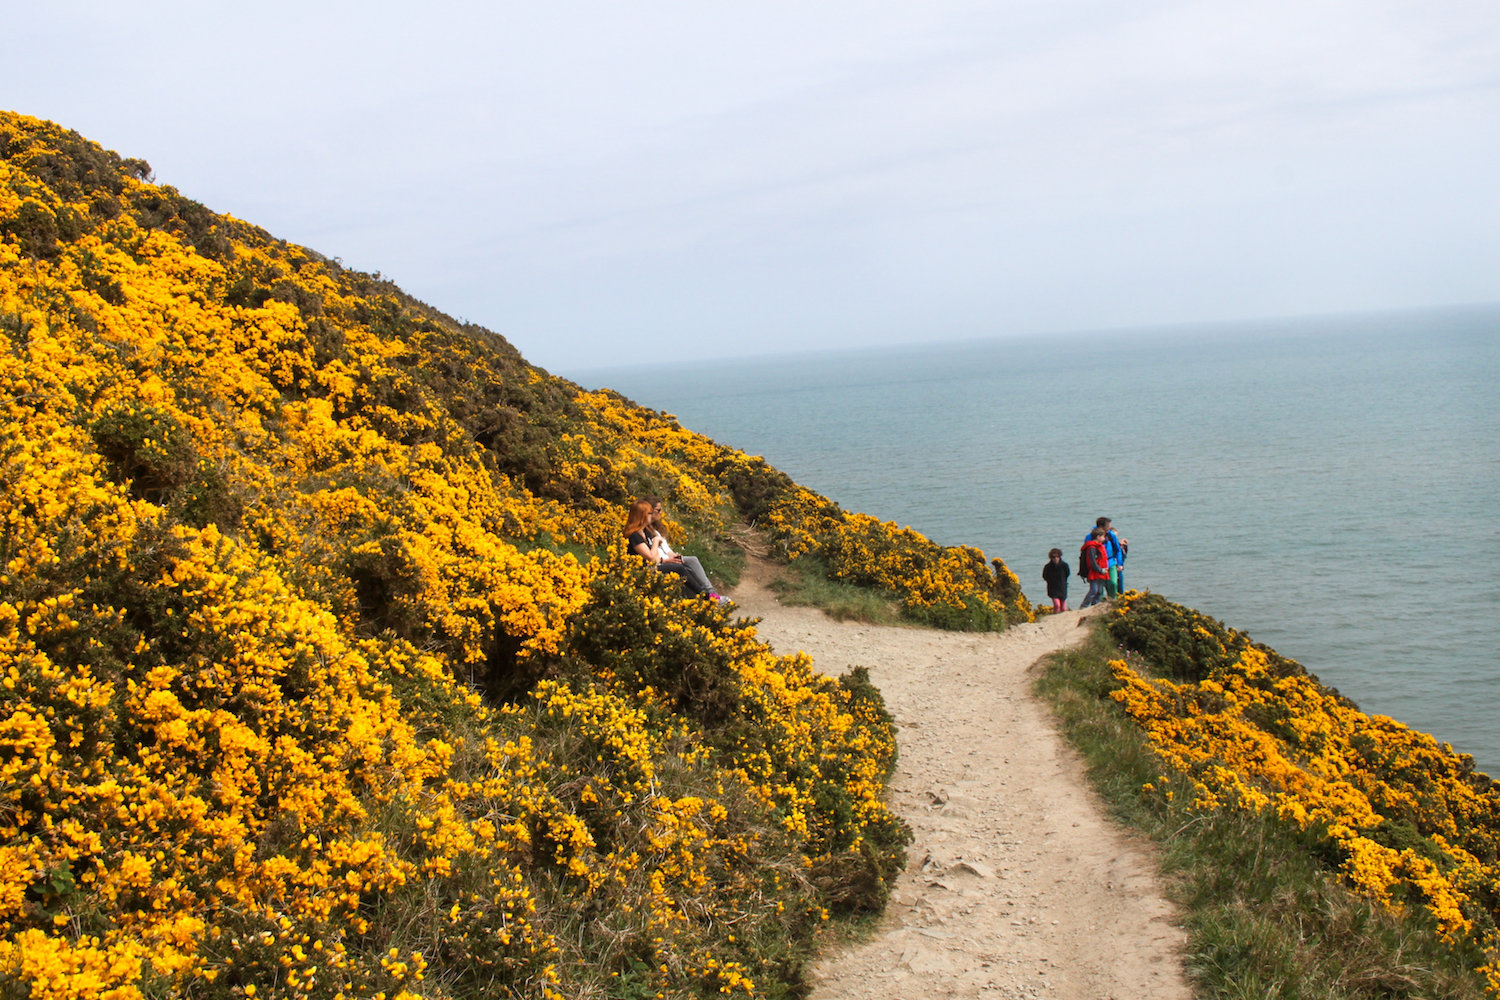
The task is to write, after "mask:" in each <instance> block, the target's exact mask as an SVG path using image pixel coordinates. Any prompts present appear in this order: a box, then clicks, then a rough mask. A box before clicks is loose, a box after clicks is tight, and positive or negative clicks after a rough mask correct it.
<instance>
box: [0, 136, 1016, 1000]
mask: <svg viewBox="0 0 1500 1000" xmlns="http://www.w3.org/2000/svg"><path fill="white" fill-rule="evenodd" d="M149 174H150V170H149V167H148V166H147V165H146V164H144V163H143V162H141V161H136V160H121V159H120V158H119V157H118V156H116V155H115V154H113V153H109V152H107V151H105V150H102V149H100V148H99V147H98V146H96V145H94V144H92V143H89V142H88V141H87V140H84V139H82V138H80V137H79V136H77V135H75V134H73V133H70V132H67V131H66V130H63V129H61V128H59V127H57V126H55V125H51V124H49V123H46V122H41V121H38V120H36V119H33V118H27V117H25V116H21V115H16V114H10V113H0V414H3V420H0V993H3V994H4V995H6V996H10V995H15V996H30V997H34V998H38V1000H42V998H54V997H56V998H62V997H83V996H90V997H92V996H110V997H118V998H131V997H145V996H158V995H193V996H202V997H220V996H222V997H226V998H229V997H232V998H243V997H254V996H263V997H271V996H278V997H281V996H285V997H329V998H333V997H344V996H350V997H352V996H360V997H398V996H405V997H422V996H430V997H450V996H451V997H457V996H475V997H478V996H484V997H490V996H510V995H514V996H539V997H547V996H552V997H562V996H579V995H613V996H642V995H646V996H662V997H698V996H707V995H714V996H722V995H726V994H727V995H744V996H755V995H767V994H769V995H785V994H787V993H788V992H789V991H795V990H797V989H799V988H800V986H799V983H798V979H799V976H800V975H801V971H800V970H801V966H802V963H803V961H804V960H805V956H806V954H807V951H808V945H809V941H810V938H811V935H812V933H813V931H814V929H815V928H816V927H817V926H818V924H819V923H820V922H821V920H823V919H824V918H825V916H826V914H827V913H828V912H829V911H830V910H842V911H857V910H869V909H875V908H878V907H879V906H880V905H882V904H883V901H884V897H885V891H886V886H887V884H888V881H889V879H890V878H891V876H892V875H893V873H894V871H895V870H896V869H897V868H899V866H900V858H901V853H902V850H903V848H904V845H905V842H906V839H907V832H906V830H905V828H904V827H903V826H902V824H901V823H900V821H899V820H897V819H896V818H895V817H893V816H892V815H891V814H890V813H889V812H888V810H887V809H886V807H885V805H884V801H883V795H884V783H885V780H886V778H887V777H888V775H889V773H890V768H891V766H892V762H893V760H894V754H895V743H894V735H893V728H892V726H891V724H890V719H889V717H888V716H886V715H885V714H884V711H883V708H882V707H881V703H880V699H879V695H878V693H877V692H875V691H874V689H873V688H871V687H870V686H869V684H868V682H867V680H865V679H864V678H863V677H862V676H851V677H849V678H844V679H842V680H834V679H830V678H827V677H824V676H822V675H821V674H819V673H817V671H816V670H814V669H813V666H812V664H811V663H810V662H809V661H808V660H807V659H806V658H805V657H777V656H775V655H774V654H773V653H772V652H771V651H770V650H769V649H768V648H767V647H766V646H765V645H764V644H763V643H761V642H760V641H759V640H758V639H757V638H756V637H755V633H754V628H753V625H752V624H751V623H749V622H745V621H743V620H739V621H736V620H733V619H732V618H731V617H730V616H729V614H728V613H727V612H726V611H725V610H724V609H722V608H721V607H719V606H718V605H717V604H712V603H708V602H695V601H685V600H683V599H682V598H681V597H680V596H679V595H678V594H676V593H673V592H671V589H672V588H671V581H669V580H665V579H663V578H661V577H659V576H658V575H657V574H654V573H650V572H648V571H647V570H646V569H645V567H644V566H642V565H641V564H640V562H639V560H635V559H627V558H622V557H621V553H622V548H623V547H622V544H621V538H620V529H621V526H622V522H623V513H624V508H625V505H626V503H627V502H628V501H629V500H630V499H632V498H633V497H634V496H637V495H640V494H642V493H657V494H661V495H663V496H666V497H668V498H670V499H671V501H672V504H673V511H674V516H675V517H677V518H678V519H680V520H681V521H682V523H683V524H684V525H685V526H686V527H689V528H691V529H692V530H693V531H694V532H695V533H697V534H698V535H699V536H700V537H708V538H717V537H722V536H723V535H725V534H726V533H727V532H728V530H729V529H730V528H731V527H732V526H733V525H734V524H736V523H737V522H740V521H742V520H744V519H746V518H749V519H755V518H759V517H761V516H762V515H763V514H765V513H766V511H768V510H769V509H770V506H771V505H772V504H773V503H774V502H776V500H777V498H779V497H781V496H783V495H790V494H792V493H795V491H796V487H795V486H794V484H791V483H790V481H789V480H786V479H785V477H784V476H781V474H780V473H777V472H776V471H775V470H773V469H770V467H769V466H766V465H765V464H764V462H762V461H760V460H759V459H752V458H749V457H747V456H744V455H743V454H741V453H739V452H736V451H734V450H732V449H727V448H724V447H721V446H719V445H717V444H715V443H713V442H712V441H709V440H708V439H707V438H704V437H702V436H701V435H696V434H693V433H691V432H689V431H686V430H685V429H683V428H682V427H681V426H680V425H679V424H678V423H677V422H676V420H675V419H672V418H671V417H669V416H667V415H664V414H657V413H653V412H651V411H649V410H644V409H641V408H639V407H635V406H634V405H632V404H630V403H629V402H628V401H626V400H624V399H622V398H621V397H619V396H618V395H616V394H613V393H609V392H598V393H590V392H584V391H582V390H580V389H579V388H578V387H576V386H573V385H571V384H569V383H567V382H565V381H563V380H560V379H556V378H553V377H551V376H549V375H547V374H546V373H545V372H542V371H540V370H538V369H535V368H533V367H531V366H530V365H527V364H526V363H525V362H524V360H522V359H521V358H520V356H519V355H518V354H517V353H516V352H515V351H514V349H513V348H512V347H511V346H510V345H509V344H507V343H505V342H504V341H503V340H502V339H501V338H499V337H496V336H495V335H494V334H491V333H489V332H488V331H484V330H481V329H478V328H476V327H470V326H465V325H462V324H459V323H456V322H454V321H453V320H451V319H449V318H448V317H446V316H443V315H442V314H441V313H438V312H436V311H435V310H433V309H430V308H429V307H427V306H425V305H423V304H422V303H419V302H416V301H414V300H412V299H410V298H409V297H407V296H405V295H404V294H402V293H401V292H400V290H399V289H396V288H395V287H394V286H392V285H390V284H389V283H388V282H385V281H383V280H381V279H380V278H379V277H378V276H372V275H365V274H359V273H356V272H352V271H348V270H346V269H344V268H342V267H341V266H340V265H339V264H338V263H337V262H336V261H333V260H330V259H327V258H325V257H322V256H321V255H318V254H316V253H313V252H312V251H309V250H306V249H304V248H300V247H295V246H291V245H288V244H285V243H282V242H279V241H277V240H275V239H274V238H272V237H271V236H270V235H269V234H266V233H265V232H263V231H261V230H259V229H257V228H255V227H254V226H251V225H249V224H247V223H244V222H242V221H240V220H236V219H232V218H229V217H225V216H220V215H216V214H214V213H212V212H209V211H208V210H207V209H205V208H204V207H203V206H201V205H198V204H197V203H195V202H192V201H190V200H188V199H186V198H184V197H183V196H181V195H180V194H179V193H178V192H176V191H174V190H172V189H171V188H167V187H160V186H157V185H154V184H151V183H149V182H148V180H147V178H148V177H149ZM835 521H836V523H837V524H836V526H837V525H846V524H855V523H859V522H856V521H852V520H849V519H848V518H847V517H846V516H844V515H842V514H840V515H839V517H838V518H836V519H835ZM877 534H878V532H877ZM820 544H823V543H822V542H820ZM903 544H906V545H908V546H912V545H916V546H917V547H919V548H920V545H919V543H915V542H905V541H904V542H903ZM853 551H854V547H853V546H852V545H851V552H853ZM923 551H924V552H925V551H927V550H925V549H924V550H923ZM954 552H956V550H953V551H952V552H950V551H947V550H944V551H942V552H940V551H938V550H936V549H935V548H934V549H932V551H931V552H930V553H929V555H930V558H928V559H926V560H925V561H923V560H922V559H918V560H916V561H915V562H913V563H912V564H911V565H912V566H913V567H915V568H917V569H919V570H921V571H922V572H927V573H936V574H937V577H936V578H935V579H936V580H937V582H930V581H927V580H925V578H924V580H923V581H921V582H920V583H918V582H917V577H916V576H914V577H913V581H912V583H911V585H910V587H907V585H905V584H903V583H902V581H900V580H899V579H898V577H897V576H896V574H897V572H898V569H897V568H896V567H897V562H896V561H894V560H891V559H884V557H882V558H883V559H884V561H883V562H881V563H880V565H881V566H882V567H883V568H882V569H880V570H878V571H876V570H873V569H872V570H871V571H870V572H871V574H872V575H871V579H872V580H873V579H876V578H877V577H878V578H879V580H880V581H881V582H880V583H879V585H880V586H882V587H884V588H886V589H889V590H891V591H892V592H894V593H900V594H904V593H907V591H908V589H909V590H910V593H911V594H912V598H911V600H912V602H913V606H919V605H921V603H922V601H926V600H938V601H939V603H941V600H942V599H943V595H951V594H953V593H961V594H967V591H963V590H962V588H961V587H960V588H959V589H958V590H955V589H953V588H954V587H956V586H958V585H957V584H954V583H953V582H952V580H957V579H960V578H962V579H964V580H969V581H970V583H972V584H973V585H974V586H975V587H978V586H979V584H980V583H983V584H984V585H985V586H990V584H989V582H988V575H987V574H986V573H983V572H979V571H982V570H983V566H982V560H980V559H979V557H978V556H977V554H973V555H972V556H971V555H970V554H968V553H957V554H953V553H954ZM860 558H862V557H861V556H859V555H851V556H850V557H849V559H847V560H846V561H845V562H846V564H847V565H849V566H851V567H852V566H854V565H855V564H856V563H857V562H858V561H859V559H860ZM870 558H871V560H872V564H873V562H874V561H876V560H875V556H874V552H873V550H871V556H870ZM976 566H978V571H976V569H975V567H976ZM950 577H951V578H952V579H951V580H950V579H949V578H950ZM980 577H985V578H986V579H985V580H980ZM944 581H946V582H944ZM966 586H967V584H966ZM945 588H946V589H945ZM976 592H977V591H976ZM984 593H986V594H992V593H993V591H992V590H987V591H984ZM987 599H988V598H987Z"/></svg>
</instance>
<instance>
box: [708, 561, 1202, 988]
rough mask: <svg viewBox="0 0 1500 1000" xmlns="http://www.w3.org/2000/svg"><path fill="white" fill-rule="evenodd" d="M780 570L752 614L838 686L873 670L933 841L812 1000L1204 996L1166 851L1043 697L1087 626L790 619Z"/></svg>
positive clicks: (759, 570)
mask: <svg viewBox="0 0 1500 1000" xmlns="http://www.w3.org/2000/svg"><path fill="white" fill-rule="evenodd" d="M773 572H774V570H773V568H772V567H771V566H770V565H769V564H767V563H765V562H762V561H760V560H756V559H753V558H752V560H751V562H750V564H749V565H748V566H747V567H746V572H745V576H744V579H743V580H742V582H741V584H740V586H739V587H737V588H736V589H735V590H734V591H733V597H734V599H735V601H736V603H737V604H738V605H739V611H740V613H742V614H745V615H750V616H755V617H759V618H761V619H762V621H761V623H760V625H759V626H758V632H759V634H760V636H761V638H762V639H764V640H765V641H767V642H769V643H770V644H771V645H772V646H773V647H774V648H775V649H776V650H777V651H778V652H781V653H793V652H797V651H799V650H801V651H805V652H807V653H809V654H810V655H811V656H812V657H813V659H814V661H815V662H816V663H817V665H818V667H819V668H820V669H821V670H822V671H823V672H824V673H828V674H835V675H836V674H840V673H843V672H845V671H846V670H848V669H849V668H851V667H855V666H864V667H868V668H869V670H870V676H871V679H872V680H873V681H874V682H875V684H876V686H878V687H879V688H880V690H881V692H882V693H883V694H884V695H885V699H886V703H887V706H888V707H889V709H890V711H891V713H892V714H893V715H894V716H895V718H896V723H897V726H898V740H899V746H900V760H899V763H898V765H897V770H896V774H895V775H894V777H893V778H892V781H891V800H892V804H893V805H894V806H895V808H896V810H897V811H898V812H899V813H900V814H901V815H902V816H903V817H905V819H906V820H907V822H908V823H910V824H911V826H912V830H913V832H914V833H915V836H916V839H915V841H914V843H913V844H912V846H911V850H910V854H909V862H908V865H907V868H906V871H905V872H904V873H903V875H902V876H901V877H900V879H899V880H898V882H897V885H896V888H895V892H894V894H893V896H892V898H891V902H890V906H889V908H888V910H887V912H886V914H885V915H884V917H882V918H881V920H880V922H879V923H878V924H877V926H876V927H875V929H874V931H873V933H872V934H871V935H869V937H868V938H867V939H865V940H864V941H863V942H862V943H859V944H855V945H851V946H847V947H843V948H834V949H832V953H830V954H827V955H825V956H824V957H823V959H822V961H821V962H820V963H819V964H818V965H817V967H816V969H815V972H814V991H813V994H812V996H813V1000H854V998H861V1000H864V998H870V1000H874V998H879V1000H918V998H925V997H984V998H995V1000H1001V998H1039V997H1057V998H1061V1000H1073V998H1079V1000H1138V998H1151V1000H1158V998H1159V1000H1178V998H1181V1000H1187V998H1189V997H1191V995H1192V994H1191V991H1190V990H1189V988H1188V986H1187V984H1186V979H1185V977H1184V975H1183V971H1182V962H1181V959H1180V953H1181V949H1182V946H1183V941H1184V936H1183V934H1182V932H1181V931H1180V930H1179V929H1178V928H1177V927H1176V926H1175V924H1174V923H1173V913H1172V910H1171V908H1170V906H1169V904H1168V903H1167V902H1166V901H1165V900H1164V899H1163V897H1162V895H1161V892H1160V889H1159V887H1158V885H1157V881H1156V875H1155V871H1154V868H1153V866H1152V863H1151V858H1150V853H1149V847H1148V846H1147V845H1146V844H1144V843H1143V842H1141V841H1139V840H1136V839H1133V838H1132V837H1131V836H1129V835H1128V834H1126V833H1124V832H1123V831H1121V830H1120V829H1118V828H1116V827H1115V826H1113V825H1111V824H1110V823H1109V821H1108V820H1106V818H1105V816H1104V814H1103V812H1102V810H1101V808H1100V806H1099V805H1098V803H1097V801H1096V799H1095V797H1094V795H1093V793H1092V791H1091V790H1090V789H1089V787H1088V785H1087V781H1086V779H1085V777H1084V774H1083V768H1082V765H1081V763H1080V761H1079V759H1078V758H1077V756H1076V755H1075V754H1074V752H1073V751H1072V750H1071V748H1069V747H1067V746H1066V744H1065V743H1064V742H1063V741H1062V738H1061V737H1060V736H1058V735H1057V733H1056V732H1055V731H1054V729H1053V726H1052V723H1051V721H1050V719H1049V717H1048V714H1047V710H1046V709H1045V707H1043V706H1042V705H1040V704H1039V703H1038V702H1036V701H1035V700H1034V699H1033V698H1032V696H1031V694H1030V687H1031V682H1032V680H1033V678H1034V671H1032V670H1031V667H1032V666H1033V665H1034V664H1035V663H1036V661H1037V660H1038V659H1039V658H1040V657H1042V656H1043V655H1045V654H1047V653H1049V652H1052V651H1053V650H1056V649H1059V648H1062V647H1064V646H1067V645H1069V644H1071V643H1073V642H1076V641H1078V640H1080V639H1081V638H1082V637H1083V632H1084V629H1083V628H1082V627H1081V626H1082V624H1083V623H1082V621H1081V618H1080V613H1079V612H1069V613H1065V614H1062V615H1056V616H1047V617H1046V618H1043V619H1042V620H1040V621H1038V622H1035V623H1033V624H1029V625H1021V626H1017V627H1014V628H1011V629H1009V630H1008V631H1006V632H1004V633H1002V634H999V635H995V634H988V633H982V634H973V633H955V632H940V631H936V630H932V629H918V628H892V627H881V626H872V625H864V624H859V623H841V622H836V621H834V620H832V619H830V618H828V617H827V616H826V615H824V614H823V613H822V612H821V611H817V610H813V609H807V608H790V607H784V606H782V605H780V604H779V603H777V601H776V599H775V596H774V595H773V594H772V593H771V592H770V591H769V590H768V589H766V583H767V581H768V580H769V578H770V575H771V574H772V573H773ZM1089 613H1092V612H1084V613H1083V614H1089Z"/></svg>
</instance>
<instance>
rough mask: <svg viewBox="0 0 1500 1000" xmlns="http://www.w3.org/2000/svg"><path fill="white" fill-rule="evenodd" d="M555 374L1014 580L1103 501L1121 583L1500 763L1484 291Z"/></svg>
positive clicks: (1496, 525)
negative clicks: (1471, 301)
mask: <svg viewBox="0 0 1500 1000" xmlns="http://www.w3.org/2000/svg"><path fill="white" fill-rule="evenodd" d="M561 374H564V375H565V376H566V377H568V378H571V379H573V380H574V381H576V382H578V383H579V384H581V385H584V386H588V387H590V388H598V387H603V386H607V387H609V388H613V389H616V390H618V391H619V392H621V393H623V394H624V395H626V396H628V397H629V398H631V399H632V400H634V401H636V402H637V403H640V404H642V405H644V406H648V407H651V408H652V409H657V410H663V411H666V412H668V413H672V414H674V415H676V416H677V418H678V419H679V420H680V421H681V422H682V423H683V425H684V426H686V427H689V428H691V429H693V430H695V431H698V432H700V433H703V434H706V435H708V436H709V437H711V438H713V439H715V440H717V441H719V442H721V443H724V444H728V445H732V446H733V447H736V448H739V449H741V450H743V451H745V452H748V453H750V454H754V455H762V456H764V457H765V459H766V460H767V461H768V462H770V463H771V464H772V465H774V466H775V467H777V468H778V469H781V470H782V471H783V472H785V473H787V474H788V475H790V476H791V477H792V478H793V479H795V480H796V481H797V482H799V483H801V484H803V485H804V486H807V487H808V488H810V489H812V490H815V491H817V492H819V493H822V494H824V495H825V496H828V497H830V498H831V499H833V500H834V501H836V502H837V503H838V504H840V505H841V506H842V507H844V508H845V509H846V510H851V511H862V512H864V513H868V514H872V515H875V516H877V517H880V518H882V519H886V520H891V521H895V522H897V523H899V524H901V525H910V526H911V527H913V528H915V529H916V530H918V531H920V532H921V533H923V534H925V535H926V536H928V537H929V538H931V539H933V540H934V541H937V542H940V543H942V544H944V545H958V544H964V545H972V546H976V547H978V548H980V549H982V550H984V552H985V554H986V556H987V558H996V557H998V558H1000V559H1002V560H1004V561H1005V563H1006V564H1007V565H1008V566H1009V567H1010V568H1011V569H1012V570H1013V571H1014V572H1015V573H1016V574H1017V575H1018V576H1019V577H1020V578H1021V582H1022V585H1023V587H1024V589H1025V592H1026V594H1027V596H1028V597H1030V598H1031V599H1032V600H1034V601H1040V602H1043V603H1045V602H1046V588H1045V585H1044V584H1043V582H1042V578H1041V568H1042V564H1043V563H1044V562H1045V561H1046V559H1047V552H1048V550H1049V549H1051V548H1054V547H1056V548H1060V549H1062V551H1063V553H1064V559H1066V560H1067V561H1068V562H1069V563H1073V562H1075V561H1076V559H1077V552H1078V547H1079V545H1080V544H1081V542H1082V541H1083V538H1084V536H1085V534H1086V533H1087V531H1088V530H1089V529H1090V528H1091V527H1092V526H1093V524H1094V521H1095V519H1096V518H1097V517H1099V516H1101V515H1103V516H1108V517H1110V518H1112V519H1113V521H1114V526H1115V528H1116V530H1117V531H1118V532H1119V534H1120V535H1121V536H1122V537H1123V538H1125V539H1126V540H1128V541H1129V543H1130V554H1129V558H1128V561H1127V563H1126V566H1125V570H1126V576H1125V582H1126V585H1127V586H1129V587H1132V588H1137V589H1144V590H1150V591H1153V592H1155V593H1158V594H1161V595H1163V596H1165V597H1166V598H1168V599H1169V600H1172V601H1176V602H1178V603H1181V604H1186V605H1188V606H1191V607H1193V608H1196V609H1198V610H1199V611H1201V612H1204V613H1205V614H1208V615H1211V616H1212V617H1214V618H1218V619H1220V620H1222V621H1223V622H1224V623H1225V624H1227V625H1230V626H1233V627H1234V628H1238V629H1241V630H1243V631H1245V632H1248V633H1249V634H1250V636H1251V637H1252V638H1253V639H1256V640H1258V641H1260V642H1264V643H1267V644H1268V645H1270V646H1272V647H1273V648H1275V649H1276V650H1278V651H1279V652H1281V653H1282V654H1283V655H1286V656H1290V657H1292V658H1293V659H1296V660H1298V661H1300V662H1301V663H1302V664H1303V665H1304V666H1305V667H1307V669H1308V670H1310V671H1311V672H1312V673H1314V674H1316V675H1317V676H1318V678H1319V679H1320V680H1322V681H1323V683H1325V684H1327V685H1330V686H1332V687H1334V688H1337V689H1338V690H1339V691H1340V692H1341V693H1343V694H1344V695H1346V696H1348V697H1349V698H1351V699H1353V700H1354V701H1355V702H1356V703H1357V704H1358V705H1359V706H1360V707H1361V709H1363V710H1364V711H1366V712H1368V713H1372V714H1380V715H1388V716H1391V717H1393V718H1395V719H1397V720H1399V721H1401V722H1403V723H1405V724H1407V725H1409V726H1412V727H1413V728H1416V729H1420V730H1422V731H1424V732H1428V733H1431V734H1433V735H1434V736H1436V737H1437V738H1438V739H1439V740H1442V741H1445V742H1448V743H1450V744H1452V746H1453V748H1454V749H1455V750H1457V751H1459V752H1461V753H1467V754H1470V755H1472V756H1473V757H1474V759H1475V764H1476V766H1477V767H1478V768H1479V770H1481V771H1484V772H1486V773H1488V774H1490V775H1492V776H1500V653H1497V651H1500V540H1497V536H1500V306H1493V307H1469V308H1453V309H1444V310H1433V311H1421V312H1399V313H1384V314H1350V315H1341V316H1322V317H1316V318H1305V319H1283V320H1275V321H1262V322H1253V323H1237V324H1212V325H1201V326H1176V327H1170V328H1159V329H1137V330H1129V331H1110V332H1101V333H1092V334H1091V333H1068V334H1057V335H1051V336H1025V337H997V338H994V339H987V340H969V341H961V342H945V343H934V344H926V345H912V346H903V347H879V348H868V349H860V350H846V351H841V352H828V353H809V352H804V353H798V354H789V355H785V356H778V357H755V358H750V359H738V360H729V361H714V362H696V363H677V364H674V363H670V362H669V361H667V362H663V361H661V360H658V361H657V362H655V363H653V364H650V365H642V366H632V367H620V368H613V369H593V370H583V371H577V372H562V373H561ZM1075 568H1076V567H1075ZM1084 589H1085V588H1084V587H1083V586H1081V585H1080V582H1079V581H1078V579H1077V578H1076V577H1075V578H1074V579H1073V584H1072V593H1070V598H1071V601H1072V606H1074V607H1076V606H1077V602H1078V600H1079V599H1081V598H1082V596H1083V590H1084Z"/></svg>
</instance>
